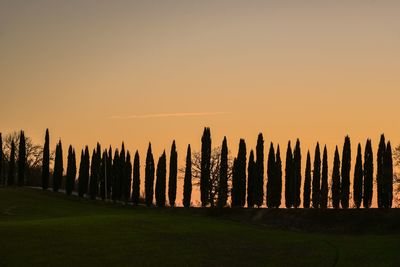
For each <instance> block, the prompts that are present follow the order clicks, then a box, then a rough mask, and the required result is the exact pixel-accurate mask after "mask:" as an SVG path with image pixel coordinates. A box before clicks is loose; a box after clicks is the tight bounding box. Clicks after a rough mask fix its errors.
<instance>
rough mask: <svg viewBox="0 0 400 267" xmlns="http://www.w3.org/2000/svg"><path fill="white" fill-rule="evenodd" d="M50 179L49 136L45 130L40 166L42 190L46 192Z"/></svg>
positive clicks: (47, 130)
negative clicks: (41, 164) (41, 163)
mask: <svg viewBox="0 0 400 267" xmlns="http://www.w3.org/2000/svg"><path fill="white" fill-rule="evenodd" d="M49 177H50V135H49V129H46V136H45V141H44V147H43V166H42V188H43V190H47V189H48V188H49Z"/></svg>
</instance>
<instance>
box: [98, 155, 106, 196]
mask: <svg viewBox="0 0 400 267" xmlns="http://www.w3.org/2000/svg"><path fill="white" fill-rule="evenodd" d="M100 162H101V163H100V170H99V183H100V197H101V200H103V201H104V200H105V199H106V192H107V186H106V171H107V166H106V165H107V149H106V150H104V151H103V154H102V155H101V158H100Z"/></svg>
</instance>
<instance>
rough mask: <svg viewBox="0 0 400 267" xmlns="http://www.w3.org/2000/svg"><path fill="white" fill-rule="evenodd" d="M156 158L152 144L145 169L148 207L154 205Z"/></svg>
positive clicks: (148, 150)
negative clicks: (152, 150)
mask: <svg viewBox="0 0 400 267" xmlns="http://www.w3.org/2000/svg"><path fill="white" fill-rule="evenodd" d="M154 171H155V170H154V158H153V153H152V152H151V143H150V144H149V148H148V149H147V156H146V167H145V177H144V187H145V198H146V205H147V206H151V205H153V195H154Z"/></svg>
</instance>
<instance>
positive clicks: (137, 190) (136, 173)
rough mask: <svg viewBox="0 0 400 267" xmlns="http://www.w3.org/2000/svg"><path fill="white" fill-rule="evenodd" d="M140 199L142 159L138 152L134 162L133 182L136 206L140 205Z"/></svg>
mask: <svg viewBox="0 0 400 267" xmlns="http://www.w3.org/2000/svg"><path fill="white" fill-rule="evenodd" d="M139 199H140V157H139V151H137V150H136V153H135V158H134V160H133V181H132V201H133V204H134V205H138V204H139Z"/></svg>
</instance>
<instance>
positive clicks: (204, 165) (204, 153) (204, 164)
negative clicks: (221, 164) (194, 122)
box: [200, 127, 211, 207]
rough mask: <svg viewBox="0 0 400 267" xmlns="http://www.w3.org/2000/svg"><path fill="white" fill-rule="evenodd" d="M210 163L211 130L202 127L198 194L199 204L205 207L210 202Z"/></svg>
mask: <svg viewBox="0 0 400 267" xmlns="http://www.w3.org/2000/svg"><path fill="white" fill-rule="evenodd" d="M210 165H211V131H210V128H208V127H206V128H204V132H203V136H202V138H201V176H200V194H201V206H202V207H206V206H207V205H208V204H209V202H210V199H209V198H210V195H209V191H210V184H209V181H210V172H211V170H210Z"/></svg>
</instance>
